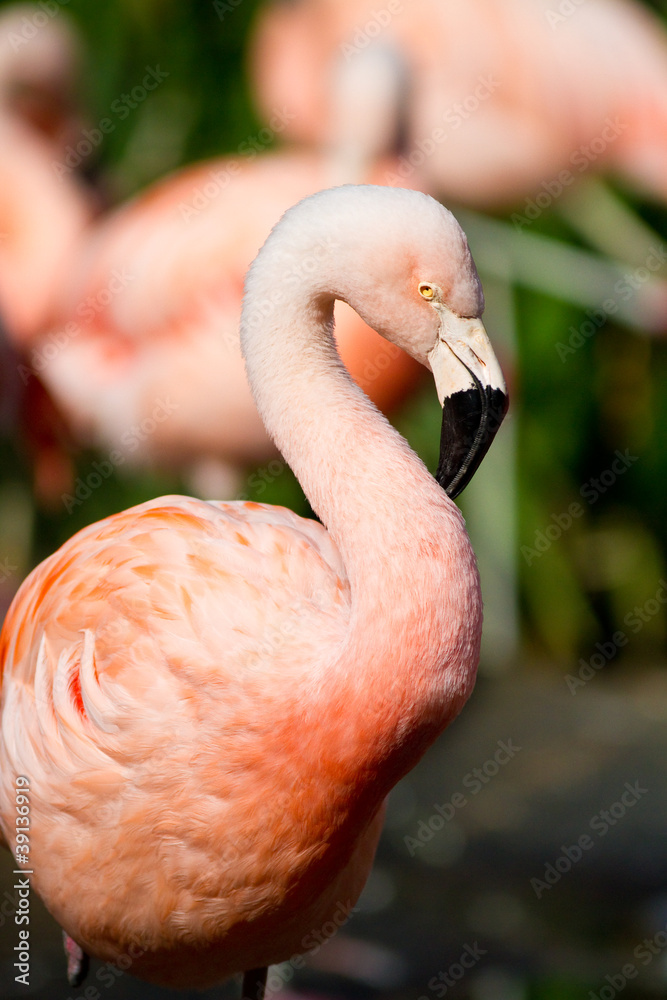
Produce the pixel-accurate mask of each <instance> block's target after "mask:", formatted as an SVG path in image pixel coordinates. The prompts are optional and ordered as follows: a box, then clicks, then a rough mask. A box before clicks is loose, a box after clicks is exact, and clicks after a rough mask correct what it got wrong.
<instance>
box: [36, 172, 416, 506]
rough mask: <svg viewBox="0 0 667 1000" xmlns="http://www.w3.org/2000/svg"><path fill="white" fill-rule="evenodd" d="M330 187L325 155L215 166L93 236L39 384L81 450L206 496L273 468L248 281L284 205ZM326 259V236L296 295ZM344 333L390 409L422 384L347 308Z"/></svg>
mask: <svg viewBox="0 0 667 1000" xmlns="http://www.w3.org/2000/svg"><path fill="white" fill-rule="evenodd" d="M326 177H327V173H326V167H325V165H324V164H323V161H322V157H320V156H318V155H317V154H312V155H307V154H281V155H268V154H267V155H264V156H260V157H257V158H256V159H255V160H254V161H248V160H239V159H236V160H235V159H220V160H215V161H211V162H208V163H202V164H198V165H196V166H194V167H190V168H187V169H185V170H182V171H180V172H179V173H177V174H175V175H173V176H171V177H168V178H167V179H166V180H163V181H161V182H159V183H157V184H155V185H154V186H153V187H151V188H150V189H149V190H147V191H145V192H144V193H143V194H141V195H140V196H139V197H138V198H136V199H135V200H133V201H131V202H130V203H129V204H127V205H126V206H124V207H122V208H121V209H119V210H118V211H116V212H114V213H113V214H111V216H110V217H108V218H106V219H104V220H103V221H102V222H101V223H100V224H99V225H98V226H97V227H95V229H94V230H93V231H92V232H91V234H90V236H89V238H88V239H87V241H86V243H85V245H84V247H83V249H82V252H81V253H80V254H79V257H78V259H77V261H76V263H75V264H72V262H71V261H68V275H67V280H66V281H63V287H64V289H65V291H64V293H63V295H62V296H61V303H60V316H59V322H58V325H57V327H55V328H54V329H52V330H50V331H48V334H47V335H46V338H45V342H46V343H48V342H52V341H55V340H58V339H59V342H60V343H61V344H62V345H63V346H62V349H61V350H58V351H56V352H55V354H54V356H53V357H52V359H51V360H50V361H49V363H48V365H47V367H46V368H45V370H44V378H45V380H46V382H47V384H48V386H49V389H50V390H51V392H52V393H53V395H54V397H55V398H56V399H57V400H58V402H59V403H60V405H61V406H62V407H63V409H64V411H65V413H66V415H67V418H68V421H69V423H70V426H71V427H72V428H73V431H74V433H75V434H76V435H77V436H78V439H79V440H81V441H84V442H86V443H87V444H93V445H97V446H98V447H100V448H103V449H105V451H106V452H107V454H109V456H110V461H111V462H112V464H114V463H116V464H119V465H120V464H123V463H127V464H128V465H131V464H135V465H136V464H143V465H150V466H157V467H160V468H163V469H164V468H167V469H179V470H183V471H185V473H186V475H188V476H189V482H190V483H191V485H192V488H193V489H194V490H195V492H197V493H198V494H199V495H203V496H222V497H228V496H233V495H234V494H235V493H236V492H237V491H238V490H239V486H240V475H241V472H242V471H243V470H244V469H246V468H247V467H248V466H250V465H253V464H254V465H259V464H261V463H263V462H271V461H272V460H273V459H274V457H275V456H276V455H277V452H276V451H275V448H274V446H273V444H272V442H271V439H270V437H269V435H268V434H267V431H266V429H265V427H264V425H263V423H262V421H261V419H260V417H259V415H258V413H257V411H256V409H255V405H254V402H253V399H252V396H251V393H250V389H249V387H248V384H247V380H246V377H245V372H244V368H243V361H242V357H241V349H240V345H239V336H238V326H239V318H240V314H241V299H242V287H243V276H244V274H245V271H246V270H247V267H248V265H249V264H250V262H251V260H252V259H253V257H254V256H255V254H256V253H257V250H258V249H259V247H260V246H261V244H262V243H263V241H264V239H265V238H266V236H267V235H268V233H269V231H270V229H271V227H272V226H273V224H274V223H275V222H276V220H277V219H278V218H280V216H281V214H282V213H283V212H284V211H285V209H286V208H288V207H289V205H291V204H293V203H294V202H295V201H298V200H299V199H300V198H302V197H304V196H306V195H308V194H312V193H313V192H315V191H317V190H318V189H320V188H322V187H323V186H325V184H326ZM330 239H331V240H333V239H335V236H334V235H333V234H332V236H331V237H330ZM326 250H327V243H326V240H324V242H323V243H322V245H321V246H320V245H317V246H313V248H312V253H311V255H310V256H309V257H308V258H306V259H305V260H304V261H301V262H299V265H298V268H297V269H295V272H294V274H293V275H292V283H293V284H294V285H295V286H298V285H299V284H300V283H301V282H303V281H305V280H306V278H307V276H308V272H309V269H311V268H313V267H314V266H315V265H316V264H317V260H318V257H319V255H321V254H324V253H325V252H326ZM275 306H277V303H272V302H267V303H265V306H264V308H265V309H266V310H267V312H270V311H271V310H272V309H273V308H274V307H275ZM336 337H337V341H338V344H339V347H340V349H341V353H342V355H343V359H344V361H345V364H346V365H347V366H348V368H349V370H350V371H351V373H352V375H353V377H354V378H355V379H356V380H357V381H358V383H359V384H360V385H361V386H362V387H363V388H364V389H365V390H366V391H367V392H368V393H369V395H370V396H371V398H372V399H373V400H374V402H375V403H376V404H377V405H378V406H380V407H381V408H382V409H383V410H389V409H391V408H392V407H393V406H395V405H397V403H398V402H399V401H400V400H401V399H402V398H404V396H405V394H406V392H407V391H408V390H409V389H410V388H411V387H412V386H413V385H414V384H415V383H416V381H417V379H418V378H419V374H420V372H419V368H420V366H419V365H417V364H416V363H415V362H414V361H413V360H412V359H411V358H409V357H408V356H407V355H406V354H404V353H403V352H402V351H400V350H399V349H398V348H397V347H395V346H394V345H390V344H387V343H386V342H385V341H383V340H382V339H381V338H380V337H378V335H377V334H376V333H375V332H374V331H372V330H370V329H369V328H368V327H367V326H366V324H365V323H364V322H363V321H362V320H361V319H360V318H359V316H357V315H356V314H355V313H354V312H353V311H352V310H351V309H349V308H348V307H347V306H345V304H344V303H340V304H339V305H337V307H336Z"/></svg>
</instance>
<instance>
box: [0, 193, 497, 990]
mask: <svg viewBox="0 0 667 1000" xmlns="http://www.w3.org/2000/svg"><path fill="white" fill-rule="evenodd" d="M184 190H185V191H188V190H190V188H189V187H188V186H185V187H184ZM248 207H251V206H250V204H249V205H248ZM158 217H159V216H158ZM204 259H206V260H208V259H209V258H208V257H206V258H204V257H202V258H199V257H198V256H196V257H195V261H194V262H193V267H200V266H201V265H202V262H203V260H204ZM309 262H312V263H309ZM213 270H214V268H212V271H213ZM297 273H298V274H299V275H300V276H299V278H298V280H295V274H297ZM224 294H225V293H224V291H223V296H224ZM335 298H344V299H345V300H346V301H347V302H348V303H349V305H350V306H351V307H352V308H354V309H355V310H357V311H358V312H359V313H360V314H363V315H364V316H365V317H366V320H367V321H368V322H369V324H372V326H373V327H374V328H376V329H378V330H382V331H383V333H384V335H385V336H386V337H388V338H389V339H390V340H391V341H392V342H395V343H396V344H398V345H400V346H401V347H402V348H403V349H405V350H407V351H410V353H411V354H412V355H413V357H414V358H415V359H416V360H417V361H419V362H421V363H422V364H423V365H425V366H427V367H430V368H431V369H432V371H433V373H434V376H435V380H436V385H437V388H438V394H439V397H440V399H441V401H442V403H443V407H444V415H443V425H442V426H443V442H442V452H441V456H442V457H441V465H440V468H439V471H438V480H439V482H440V484H441V486H442V487H443V489H441V488H440V486H439V485H438V483H436V481H435V480H434V479H432V478H431V476H430V475H429V474H428V472H427V470H426V469H425V467H424V466H423V465H422V463H421V462H420V460H419V459H418V458H417V456H416V455H415V454H414V453H413V452H412V451H411V450H410V448H409V447H408V445H407V443H406V442H405V441H404V440H403V439H402V438H401V437H400V435H399V434H398V433H397V432H396V431H395V430H394V429H393V428H392V427H391V425H390V424H389V423H388V422H387V421H386V420H385V419H384V418H383V417H382V416H381V415H380V414H379V412H378V411H377V410H376V408H375V407H374V405H373V404H372V403H371V402H370V401H369V400H368V398H367V397H366V396H365V395H364V394H363V393H362V392H360V391H359V389H358V388H357V387H356V386H355V385H354V384H353V382H352V380H351V379H350V378H349V376H348V374H347V373H346V371H345V369H344V367H343V366H342V364H341V361H340V358H339V357H338V355H337V353H336V350H335V346H334V341H333V336H332V327H333V307H334V299H335ZM267 303H268V304H270V305H271V306H272V308H270V309H268V310H267V309H266V306H267ZM156 304H158V305H159V302H157V300H156ZM482 308H483V297H482V293H481V287H480V285H479V280H478V278H477V273H476V271H475V266H474V263H473V261H472V258H471V256H470V252H469V250H468V247H467V243H466V239H465V236H464V234H463V232H462V230H461V229H460V227H459V226H458V224H457V223H456V221H455V220H454V218H453V216H452V215H451V214H450V213H449V212H447V211H446V210H445V209H443V208H442V206H440V205H439V204H438V203H437V202H434V201H433V200H432V199H431V198H429V197H428V196H426V195H422V194H420V193H418V192H414V191H404V190H400V191H396V190H392V189H388V188H379V187H356V188H355V187H348V188H338V189H334V190H331V191H325V192H321V193H320V194H318V195H315V196H314V197H313V198H310V199H307V200H306V201H304V202H302V203H301V204H299V205H298V206H297V207H295V208H294V209H293V210H292V211H290V212H288V213H287V214H286V215H285V216H284V218H283V219H282V221H281V223H280V225H279V226H278V227H276V229H275V230H274V231H273V232H272V234H271V236H270V237H269V238H268V240H267V242H266V244H265V246H264V247H263V249H262V250H261V252H260V254H259V256H258V257H257V259H256V261H255V263H254V265H253V267H252V268H251V270H250V272H249V276H248V279H247V283H246V298H245V303H244V313H243V321H242V341H243V353H244V356H245V359H246V363H247V367H248V377H249V381H250V384H251V386H252V391H253V394H254V397H255V399H256V402H257V407H258V409H259V412H260V413H261V414H262V418H263V420H265V422H266V424H267V426H268V428H269V431H270V433H271V434H272V435H273V437H274V438H275V440H276V443H277V444H278V446H279V448H280V449H281V451H282V452H283V454H284V456H285V458H286V459H287V461H288V462H289V463H290V465H291V466H292V468H293V469H294V471H295V473H296V475H297V476H298V478H299V479H300V481H301V483H302V485H303V487H304V490H305V492H306V494H307V496H308V497H309V499H310V501H311V503H312V505H313V508H314V509H315V510H316V511H317V513H318V514H319V516H320V517H321V519H322V522H323V524H324V525H326V526H327V527H328V531H327V528H325V527H322V525H320V524H318V523H317V522H314V521H308V520H304V519H302V518H299V517H297V516H296V515H295V514H293V513H292V512H291V511H288V510H285V509H283V508H275V507H268V506H264V505H260V504H255V503H241V502H237V503H220V502H211V503H204V502H202V501H197V500H193V499H190V498H186V497H164V498H162V499H159V500H153V501H150V502H148V503H145V504H142V505H140V506H138V507H134V508H132V509H130V510H127V511H124V512H123V513H120V514H116V515H114V516H112V517H110V518H107V519H106V520H104V521H101V522H99V523H98V524H94V525H91V526H89V527H87V528H85V529H84V530H83V531H81V532H79V533H78V534H77V535H75V536H74V537H73V538H72V539H71V540H70V541H69V542H68V543H66V544H65V545H64V546H63V548H62V549H60V550H59V551H58V552H56V553H55V554H54V555H53V556H51V557H50V558H49V559H47V560H46V561H45V562H44V563H43V564H42V565H41V566H39V567H38V568H37V569H36V570H35V571H34V572H33V573H32V574H31V575H30V577H29V578H28V579H27V580H26V581H25V583H24V584H23V586H22V588H21V590H20V592H19V594H18V596H17V598H16V600H15V602H14V604H13V606H12V608H11V609H10V612H9V614H8V616H7V620H6V622H5V626H4V629H3V632H2V636H1V637H0V656H1V661H2V663H3V689H2V709H1V710H2V718H1V725H2V729H1V732H2V742H1V745H0V819H1V823H2V830H3V833H4V836H5V839H6V841H7V843H8V844H9V845H10V846H11V847H12V849H13V850H14V853H15V856H16V859H17V865H19V866H21V865H22V864H23V866H24V867H25V868H29V869H30V872H31V879H30V880H31V883H32V885H33V887H34V888H35V889H37V890H38V891H39V893H40V894H41V895H42V897H43V898H44V900H45V902H46V904H47V906H48V907H49V909H50V911H51V912H52V914H53V915H54V917H55V918H56V920H58V921H59V923H60V924H61V925H62V926H63V927H64V928H65V929H66V932H67V935H68V938H67V942H68V951H69V955H70V972H71V974H72V977H73V978H78V975H79V972H80V969H81V963H82V959H83V952H82V951H81V949H83V950H84V951H85V952H86V953H87V952H90V953H93V954H95V955H98V956H99V957H100V958H102V959H103V960H109V961H112V962H118V963H119V964H120V965H121V967H122V968H128V967H129V968H130V969H131V971H132V973H133V974H136V975H138V976H139V977H141V978H145V979H148V980H151V981H154V982H158V983H162V984H165V985H169V986H177V987H190V988H192V987H203V986H207V985H210V984H213V983H215V982H218V981H220V980H221V979H223V978H224V977H226V976H228V975H230V974H231V973H234V972H237V971H239V970H241V969H245V970H251V971H250V972H248V973H247V974H246V977H245V981H244V996H246V997H248V996H252V997H260V996H262V995H263V987H262V982H263V980H264V979H265V976H266V968H265V967H266V966H267V965H268V964H269V963H273V962H278V961H281V960H284V959H286V958H287V957H289V956H291V955H293V954H294V953H295V952H300V951H303V950H304V949H305V948H307V944H306V941H307V940H308V934H309V933H310V932H311V931H312V929H313V928H317V927H322V926H327V925H328V922H329V921H334V922H335V923H337V924H339V923H341V922H343V921H344V920H345V919H346V917H347V916H349V913H350V910H351V907H352V906H353V905H354V903H355V901H356V899H357V898H358V896H359V893H360V891H361V889H362V887H363V884H364V882H365V880H366V877H367V875H368V872H369V869H370V866H371V864H372V859H373V854H374V851H375V846H376V843H377V840H378V836H379V832H380V827H381V824H382V814H383V807H382V806H383V800H384V797H385V796H386V794H387V792H388V791H389V790H390V789H391V788H392V786H393V785H394V784H395V783H396V782H397V781H398V780H399V778H400V777H401V776H402V775H404V774H405V773H406V772H407V771H408V770H409V769H410V768H411V767H412V766H414V764H415V763H416V762H417V761H418V760H419V759H420V757H421V756H422V754H423V753H424V751H425V750H426V748H427V747H428V746H429V745H430V743H431V742H432V741H433V740H434V739H435V738H436V736H437V735H438V734H439V733H440V732H441V731H442V730H443V729H444V728H445V727H446V726H447V725H448V723H449V722H450V721H451V720H452V719H453V718H454V717H455V716H456V714H457V713H458V712H459V710H460V709H461V707H462V706H463V704H464V702H465V700H466V699H467V697H468V696H469V694H470V692H471V689H472V686H473V683H474V676H475V669H476V664H477V658H478V652H479V640H480V632H481V615H482V604H481V596H480V592H479V581H478V576H477V570H476V566H475V559H474V555H473V552H472V548H471V546H470V543H469V540H468V537H467V534H466V531H465V527H464V524H463V521H462V518H461V517H460V514H459V512H458V510H457V508H456V507H455V505H454V504H453V503H452V501H451V500H450V499H449V497H448V496H447V495H446V493H445V492H444V490H445V489H446V490H447V492H448V493H449V494H450V495H452V496H453V495H456V494H457V493H458V492H459V491H460V490H461V489H463V488H464V487H465V485H466V482H467V481H468V480H469V479H470V477H471V476H472V475H473V474H474V471H475V469H476V467H477V465H478V463H479V462H480V461H481V459H482V457H483V455H484V453H485V452H486V450H487V448H488V447H489V444H490V442H491V439H492V438H493V435H494V433H495V430H496V428H497V425H498V421H499V420H500V419H502V414H503V412H504V409H505V406H506V397H505V394H504V383H503V379H502V374H501V372H500V369H499V367H498V364H497V362H496V360H495V357H494V354H493V351H492V349H491V346H490V344H489V341H488V339H487V337H486V333H485V330H484V327H483V325H482V323H481V321H480V319H479V315H480V313H481V311H482ZM128 654H129V655H128ZM19 797H20V801H21V803H23V802H24V801H27V802H28V803H29V816H30V831H29V847H28V846H26V843H25V838H24V837H19V836H18V835H17V833H16V830H17V827H16V816H17V802H18V801H19Z"/></svg>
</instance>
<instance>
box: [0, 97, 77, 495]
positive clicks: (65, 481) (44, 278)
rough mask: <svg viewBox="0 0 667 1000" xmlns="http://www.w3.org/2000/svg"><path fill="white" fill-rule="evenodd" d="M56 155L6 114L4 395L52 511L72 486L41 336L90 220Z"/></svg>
mask: <svg viewBox="0 0 667 1000" xmlns="http://www.w3.org/2000/svg"><path fill="white" fill-rule="evenodd" d="M51 155H52V150H51V147H50V145H49V143H48V142H47V141H46V140H44V139H43V138H42V136H41V135H39V134H37V133H35V132H34V131H33V129H32V128H31V127H30V126H28V125H26V124H24V123H23V122H22V121H17V120H14V119H12V118H11V117H10V116H9V115H1V114H0V340H2V342H3V346H2V351H3V355H4V357H3V364H4V367H5V374H4V376H3V392H5V393H6V394H8V396H11V399H12V403H11V405H10V407H9V409H8V410H7V413H8V414H9V413H10V412H11V413H12V416H11V418H9V417H8V418H7V420H6V421H5V427H6V431H7V433H9V435H10V436H14V437H15V438H16V437H18V439H19V440H21V441H22V442H23V443H24V444H25V445H27V450H28V453H29V454H30V456H31V461H32V464H33V476H34V491H35V495H36V497H37V498H38V500H39V501H40V502H41V503H42V504H45V505H46V506H53V504H54V503H59V502H60V497H61V495H62V493H63V491H64V490H66V489H68V488H70V487H71V480H72V468H71V462H70V459H69V456H68V454H67V445H66V441H67V436H66V434H65V428H64V425H63V422H62V419H61V418H60V416H59V415H58V414H57V412H56V408H55V406H54V403H53V401H52V400H50V399H49V398H48V397H47V393H46V391H45V388H44V384H43V376H44V373H45V368H46V366H47V364H48V358H49V357H50V352H51V351H52V350H53V346H52V345H51V344H48V343H45V342H41V343H40V344H39V345H38V338H39V337H40V335H43V333H44V331H45V330H49V329H50V328H51V326H52V324H53V322H54V315H55V312H54V309H55V300H56V299H57V297H58V295H59V294H60V291H61V288H62V286H63V283H64V282H65V281H66V278H67V275H68V271H69V268H70V262H71V261H72V260H73V258H74V256H75V253H76V252H77V249H78V246H79V242H80V240H81V238H82V236H83V233H84V232H85V230H86V228H87V226H88V225H89V223H90V220H91V218H92V208H91V203H90V201H89V198H88V196H87V194H86V193H85V192H84V191H83V189H82V188H81V187H80V186H79V184H78V182H77V181H76V179H75V178H73V177H68V178H66V179H64V180H62V181H61V180H59V179H58V178H57V177H56V175H55V174H54V171H53V169H52V167H51Z"/></svg>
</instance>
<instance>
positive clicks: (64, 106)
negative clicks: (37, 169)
mask: <svg viewBox="0 0 667 1000" xmlns="http://www.w3.org/2000/svg"><path fill="white" fill-rule="evenodd" d="M56 15H57V16H56ZM82 62H83V46H82V43H81V39H80V38H79V35H78V32H77V31H76V29H75V27H74V24H73V23H72V21H71V20H70V19H69V18H68V16H67V12H66V11H63V10H62V8H59V7H56V8H55V9H54V8H52V9H51V10H49V9H48V7H46V8H45V7H44V6H40V5H39V4H36V3H14V4H9V5H7V6H6V7H3V8H2V10H1V11H0V113H1V114H2V115H3V116H5V115H6V116H9V117H12V118H14V119H18V120H22V121H23V122H24V123H25V124H27V125H29V126H30V127H31V128H32V129H33V130H34V131H35V132H37V133H39V134H40V135H41V136H42V137H43V139H44V140H45V142H47V143H48V144H49V147H50V152H51V153H52V155H53V157H54V158H56V159H59V158H60V157H61V156H62V154H63V151H64V150H65V149H66V147H67V145H68V143H70V142H73V141H75V140H76V139H78V138H79V137H80V132H81V128H82V126H83V125H84V124H85V119H84V116H83V115H82V113H81V109H80V106H79V100H78V98H77V95H78V93H79V92H80V75H81V67H82Z"/></svg>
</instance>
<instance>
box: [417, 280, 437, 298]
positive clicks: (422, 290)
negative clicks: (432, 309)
mask: <svg viewBox="0 0 667 1000" xmlns="http://www.w3.org/2000/svg"><path fill="white" fill-rule="evenodd" d="M419 294H420V295H421V296H423V298H425V299H432V298H433V297H434V296H435V291H434V289H433V287H432V286H431V285H428V284H426V282H425V281H422V283H421V285H420V286H419Z"/></svg>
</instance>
